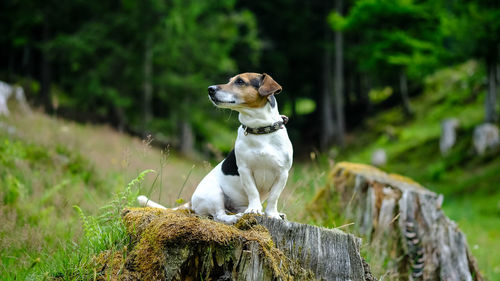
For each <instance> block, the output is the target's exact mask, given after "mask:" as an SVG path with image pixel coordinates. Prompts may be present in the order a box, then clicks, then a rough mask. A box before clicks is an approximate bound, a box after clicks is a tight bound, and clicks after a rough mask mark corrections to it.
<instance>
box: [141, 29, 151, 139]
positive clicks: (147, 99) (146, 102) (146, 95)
mask: <svg viewBox="0 0 500 281" xmlns="http://www.w3.org/2000/svg"><path fill="white" fill-rule="evenodd" d="M152 99H153V39H152V37H151V36H150V35H148V36H147V38H146V41H145V44H144V82H143V114H144V117H143V118H144V119H143V128H142V130H143V132H144V133H146V131H147V130H148V128H149V125H150V123H151V119H152V117H153V110H152Z"/></svg>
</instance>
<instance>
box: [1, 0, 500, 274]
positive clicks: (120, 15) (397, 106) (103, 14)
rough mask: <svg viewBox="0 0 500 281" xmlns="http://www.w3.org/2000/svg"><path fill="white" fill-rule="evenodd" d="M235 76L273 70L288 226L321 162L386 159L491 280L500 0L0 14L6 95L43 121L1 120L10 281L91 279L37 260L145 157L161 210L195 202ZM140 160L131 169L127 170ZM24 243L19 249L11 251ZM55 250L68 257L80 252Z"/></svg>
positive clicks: (335, 0)
mask: <svg viewBox="0 0 500 281" xmlns="http://www.w3.org/2000/svg"><path fill="white" fill-rule="evenodd" d="M240 72H261V73H262V72H266V73H268V74H270V75H271V76H272V77H273V78H274V79H275V80H276V81H277V82H278V83H280V84H281V85H282V86H283V92H282V93H281V94H280V95H279V96H278V97H277V99H278V104H279V107H280V112H281V113H282V114H286V115H288V116H289V117H290V123H289V124H288V125H287V128H288V131H289V135H290V138H291V139H292V142H293V144H294V149H295V153H296V158H297V161H296V165H295V167H294V173H292V176H291V178H290V180H289V184H288V186H289V187H288V190H290V191H289V192H290V193H292V192H295V195H294V194H291V195H287V196H285V198H287V200H285V203H286V202H288V203H287V204H288V205H287V207H288V209H289V210H291V211H287V213H289V217H291V219H295V220H299V221H304V222H308V218H307V217H306V216H305V215H304V214H302V213H301V210H302V209H303V208H301V207H300V206H301V205H303V204H305V203H306V202H307V200H310V199H311V198H312V196H313V195H314V193H315V191H316V189H317V187H318V186H321V185H324V184H325V181H326V180H327V179H326V176H325V174H326V173H327V170H328V169H329V165H330V163H332V162H336V161H341V160H349V161H357V162H365V163H370V162H371V161H372V155H373V153H374V152H375V151H377V150H380V149H383V150H384V153H385V154H386V157H387V161H384V163H380V166H382V168H384V169H385V170H388V171H390V172H398V173H402V174H404V175H406V176H410V177H412V178H414V179H415V180H417V181H419V182H421V183H422V184H423V185H425V186H426V187H428V188H430V189H432V190H434V191H436V192H439V193H443V194H444V195H445V196H446V197H445V204H444V206H443V208H444V209H445V211H446V213H447V214H448V215H449V216H450V217H451V218H452V219H454V220H457V221H458V222H459V225H460V227H461V228H463V229H464V231H465V233H466V234H467V235H468V239H469V243H470V244H471V245H472V246H471V247H472V248H473V251H474V252H473V253H474V254H475V255H476V256H477V258H478V261H479V265H480V268H481V269H482V270H483V271H484V272H485V274H486V276H487V277H488V278H489V279H490V280H500V277H499V276H500V246H499V244H500V243H498V242H499V239H500V227H499V225H500V189H499V187H500V186H499V185H500V157H499V156H500V149H498V148H496V149H491V150H489V151H488V152H487V153H486V154H484V155H477V153H475V152H474V149H473V148H472V146H473V145H472V138H473V137H472V136H473V130H474V128H475V127H476V126H478V125H480V124H482V123H486V122H487V123H493V124H496V125H497V126H498V104H499V103H498V101H497V94H498V89H497V84H499V83H500V2H498V1H496V0H471V1H457V0H422V1H416V0H393V1H388V0H351V1H349V0H331V1H324V0H314V1H294V0H276V1H248V0H239V1H236V0H219V1H216V0H213V1H212V0H205V1H201V0H200V1H195V0H145V1H132V0H121V1H94V0H86V1H83V0H75V1H53V0H46V1H35V0H4V1H2V2H1V3H0V80H1V81H4V82H7V83H10V84H17V85H20V86H22V87H23V88H24V91H25V94H26V97H27V100H28V102H29V103H30V105H31V106H32V107H33V108H35V109H36V110H35V113H34V115H31V117H26V116H25V115H24V114H20V113H17V114H16V113H14V114H13V115H12V116H11V117H10V119H9V118H7V117H1V118H0V121H1V122H0V129H1V130H0V185H2V189H0V195H2V196H3V203H2V204H3V205H1V206H0V207H1V210H3V212H4V215H3V218H0V221H2V220H5V222H4V223H5V224H4V223H2V225H3V229H1V228H0V246H1V247H2V249H9V250H6V251H5V252H4V255H3V256H2V265H3V267H2V268H0V269H2V270H5V272H9V270H10V271H12V270H13V269H15V270H21V269H20V268H23V270H25V271H22V270H21V271H19V272H24V273H15V272H14V273H12V272H10V273H9V274H10V275H9V274H7V273H6V275H5V276H10V277H12V279H15V278H17V279H20V278H22V277H23V276H31V275H30V274H31V273H30V270H31V269H32V268H34V270H39V271H40V272H42V273H40V274H47V272H52V273H53V272H56V273H55V274H56V275H57V274H60V275H61V276H64V277H66V278H69V277H68V276H70V277H71V276H73V277H74V276H77V275H78V274H83V273H82V272H78V274H77V275H71V274H76V273H75V272H70V270H69V269H68V268H71V266H68V263H71V262H73V261H71V259H70V261H67V260H66V261H65V260H64V258H61V259H60V260H59V263H58V262H55V261H54V260H53V259H52V260H51V259H50V258H48V257H47V256H51V257H54V256H57V255H54V253H53V250H52V251H48V252H47V253H48V254H47V256H46V260H50V261H51V265H46V266H45V267H44V266H42V265H41V264H43V262H44V258H43V257H42V261H40V256H43V255H42V254H40V252H43V251H41V250H40V249H41V248H46V247H49V248H50V247H52V248H55V247H56V246H55V245H56V244H57V245H59V244H60V243H61V240H64V239H66V240H72V239H73V238H72V237H74V234H75V233H79V231H80V232H81V230H78V229H74V228H72V227H69V225H73V224H75V220H73V219H70V218H69V216H70V215H69V214H68V212H67V210H68V209H70V208H71V206H72V205H74V204H78V205H80V206H81V207H82V209H84V210H86V211H88V212H90V213H95V211H93V210H94V209H96V206H98V207H99V206H101V205H103V204H104V202H106V200H108V199H109V198H110V197H112V194H113V193H115V192H116V190H119V188H118V186H120V187H123V186H124V185H125V182H127V181H128V180H130V178H133V177H135V176H136V175H137V174H138V172H140V171H141V170H142V169H143V168H148V167H149V166H147V164H146V163H148V162H149V163H151V162H155V165H156V164H158V162H160V165H161V169H163V167H164V166H163V165H164V162H162V161H165V160H158V159H160V158H161V159H164V156H165V155H164V154H165V153H167V152H166V150H165V151H163V150H162V152H161V156H160V153H159V152H158V153H157V155H155V156H151V155H149V154H147V153H145V152H144V153H143V152H141V149H142V148H141V147H143V146H144V147H149V145H150V144H152V145H156V146H158V147H160V148H162V149H163V148H165V147H166V146H168V147H170V148H172V154H171V155H170V156H169V157H170V159H171V160H169V161H170V162H169V165H171V167H172V168H171V169H170V171H168V172H166V176H167V177H170V178H168V179H165V180H168V182H169V183H170V184H171V186H174V187H175V188H176V189H175V191H172V192H166V193H164V194H162V193H161V190H160V191H156V193H155V196H158V198H160V201H162V202H165V201H168V202H169V203H171V204H175V202H174V201H173V200H174V199H177V198H180V197H183V198H189V193H190V192H191V191H192V189H193V188H194V187H195V186H196V184H197V182H198V181H199V179H200V178H201V177H202V176H203V174H205V173H206V171H207V169H208V168H206V167H205V168H200V167H202V166H203V164H200V163H199V162H201V161H200V159H204V160H206V159H210V161H212V162H213V161H215V160H216V159H220V158H221V157H222V155H224V154H225V153H227V152H228V151H229V150H230V149H231V148H232V146H233V145H234V140H235V137H236V134H235V130H236V128H237V126H238V125H239V123H238V120H237V118H236V116H237V114H236V113H230V112H229V111H225V110H216V109H215V108H214V107H213V105H212V104H211V103H210V102H209V100H208V98H207V87H208V86H209V85H212V84H221V83H225V82H226V81H227V80H228V78H229V77H231V76H233V75H235V74H237V73H240ZM41 112H44V114H42V113H41ZM46 115H48V116H50V117H49V118H47V117H46ZM55 117H57V118H61V119H65V120H72V121H71V122H69V121H64V120H61V119H57V118H55ZM447 118H455V119H456V120H457V122H458V125H457V141H456V144H455V146H454V147H453V148H452V149H451V150H450V151H449V152H448V153H446V154H444V155H441V152H440V150H439V139H440V135H441V122H442V121H443V120H445V119H447ZM73 121H74V122H76V123H74V122H73ZM81 123H83V124H86V125H84V126H82V125H78V124H81ZM90 124H101V125H102V124H104V125H106V126H111V127H112V128H113V129H114V130H113V132H111V131H110V130H106V129H103V128H105V127H100V126H95V127H94V125H90ZM9 126H10V127H9ZM9 128H15V129H16V131H17V132H19V133H18V135H16V134H13V133H12V130H10V129H9ZM115 130H116V131H119V132H122V133H126V134H128V135H132V136H136V137H137V136H138V137H140V138H144V139H147V141H145V142H143V143H142V146H141V144H140V143H136V141H135V140H132V139H128V137H127V139H125V137H119V136H117V135H116V133H115V132H114V131H115ZM56 132H59V133H56ZM61 132H62V133H61ZM68 132H70V133H68ZM64 134H66V135H64ZM68 134H70V135H71V136H72V137H69V135H68ZM62 135H64V136H62ZM148 136H151V137H148ZM93 137H95V138H94V139H92V138H93ZM129 146H130V147H132V148H131V149H130V150H127V151H126V152H123V150H120V149H122V148H123V147H129ZM177 152H179V154H177ZM113 153H114V154H113ZM134 153H135V155H136V156H137V155H139V154H140V155H142V156H140V157H139V156H137V157H138V158H140V159H139V160H137V161H138V162H141V163H140V164H137V165H135V164H132V165H131V164H130V163H129V162H127V161H129V160H130V158H133V157H131V156H130V155H129V154H134ZM123 154H127V156H123ZM121 156H123V157H122V158H123V159H125V158H126V161H125V162H126V163H124V162H123V161H124V160H123V159H122V158H120V157H121ZM184 156H189V158H185V157H184ZM61 159H62V160H61ZM120 161H121V162H120ZM193 162H195V163H197V164H196V165H198V168H193V167H194V166H193V167H191V166H192V163H193ZM113 165H116V166H117V167H119V168H117V169H114V170H113V169H112V168H111V167H112V166H113ZM134 165H135V166H134ZM123 167H126V168H123ZM190 167H191V168H190ZM161 169H160V172H161ZM123 173H125V174H126V176H120V175H122V174H123ZM132 174H133V175H134V176H131V175H132ZM181 175H182V177H181ZM163 176H165V175H162V176H160V182H161V180H163ZM35 179H36V180H35ZM160 182H156V180H155V181H154V183H153V185H154V184H160V186H161V185H162V184H161V183H160ZM180 186H182V187H181V188H180V191H179V190H178V189H179V187H180ZM185 186H186V188H185V189H184V187H185ZM89 187H91V188H89ZM110 187H112V188H110ZM37 188H38V189H37ZM161 188H163V186H161ZM161 188H159V189H161ZM84 189H88V190H87V191H83V190H84ZM65 190H66V191H65ZM66 193H67V194H68V195H67V196H62V195H57V194H66ZM102 194H106V196H107V197H105V198H100V199H99V196H102ZM65 197H67V198H65ZM76 197H78V198H76ZM173 197H175V198H173ZM0 198H1V196H0ZM68 198H69V199H68ZM71 198H75V199H71ZM71 200H76V201H71ZM35 201H36V203H34V202H35ZM86 202H87V203H86ZM292 202H294V203H292ZM285 203H283V205H282V207H284V204H285ZM26 204H28V205H26ZM50 205H52V207H50ZM26 206H29V207H26ZM54 206H55V207H54ZM12 210H16V211H12ZM26 210H28V211H26ZM293 212H296V213H295V214H292V215H290V213H293ZM54 217H57V218H59V219H60V220H59V222H57V223H56V224H55V223H53V222H52V220H53V218H54ZM12 220H13V221H14V222H15V223H14V224H12V223H10V224H9V223H7V222H8V221H12ZM332 225H333V226H334V225H336V223H335V222H333V223H332ZM38 228H40V229H46V231H45V230H44V231H41V232H40V231H39V230H37V229H38ZM20 229H23V230H22V231H21V232H23V231H24V232H23V233H25V235H26V237H25V236H22V237H24V238H22V239H24V240H23V241H25V243H24V242H23V243H21V242H19V243H17V244H16V243H14V244H12V245H14V246H12V245H11V242H12V241H11V240H12V239H17V238H18V237H16V235H14V234H13V233H15V232H16V231H18V230H20ZM50 231H52V232H50ZM37 233H38V234H37ZM41 233H43V237H39V236H40V235H42V234H41ZM61 233H64V237H65V238H64V239H62V238H61ZM37 235H38V236H37ZM20 237H21V236H20ZM28 237H30V238H28ZM33 237H35V238H36V239H35V238H33ZM30 239H31V240H34V241H35V242H26V241H28V240H30ZM8 241H10V242H8ZM9 243H10V244H9ZM30 243H32V244H33V245H31V244H30ZM7 245H10V246H7ZM101 246H102V245H101ZM107 246H109V245H107V244H106V245H104V246H102V247H104V248H105V247H107ZM68 247H69V248H68ZM65 249H66V252H62V253H60V255H61V256H63V257H64V256H65V255H69V253H70V252H72V251H73V250H74V248H71V247H70V246H67V247H66V248H65ZM71 249H73V250H71ZM99 249H101V248H99ZM26 253H28V254H26ZM80 254H81V253H80ZM81 255H85V254H81ZM21 256H22V257H21ZM13 257H15V258H13ZM74 263H77V264H80V265H81V264H82V257H81V256H79V257H75V261H74ZM39 264H40V265H39ZM14 265H15V266H14ZM11 266H12V267H11ZM82 267H84V266H82ZM38 268H40V269H38ZM68 270H69V271H68ZM0 273H1V272H0ZM0 275H3V274H0ZM35 279H36V278H35ZM69 279H71V278H69Z"/></svg>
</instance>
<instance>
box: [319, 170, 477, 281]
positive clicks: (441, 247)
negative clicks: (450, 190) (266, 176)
mask: <svg viewBox="0 0 500 281" xmlns="http://www.w3.org/2000/svg"><path fill="white" fill-rule="evenodd" d="M331 175H333V177H332V183H330V184H329V185H328V186H326V187H325V188H323V189H322V190H320V191H319V192H318V194H317V195H316V198H315V199H314V200H313V202H312V203H311V205H310V207H309V209H310V211H311V214H312V216H313V217H315V218H316V220H319V221H323V220H326V221H331V220H332V219H333V218H332V215H333V216H335V215H336V216H337V218H338V216H339V215H340V214H338V213H341V215H343V216H344V217H345V218H346V219H347V220H348V221H352V222H354V225H355V228H354V231H356V232H357V233H358V234H359V235H361V236H362V237H364V238H366V240H365V241H366V242H367V243H368V246H367V247H368V248H367V249H368V252H369V253H370V256H372V257H374V258H372V259H371V262H372V263H371V266H372V268H373V269H377V271H378V273H381V274H382V273H384V275H385V276H387V277H388V278H389V279H391V280H392V279H394V280H483V278H482V276H481V273H480V272H479V269H478V268H477V265H476V262H475V259H474V257H473V256H472V255H471V252H470V250H469V248H468V246H467V241H466V237H465V235H464V234H463V233H462V232H461V231H460V230H459V229H458V227H457V225H456V223H455V222H453V221H451V220H450V219H449V218H448V217H446V215H445V214H444V213H443V211H442V210H441V204H442V202H443V196H442V195H439V194H436V193H434V192H431V191H429V190H427V189H425V188H424V187H422V186H421V185H420V184H418V183H416V182H414V181H413V180H411V179H409V178H406V177H403V176H400V175H393V174H391V175H389V174H386V173H384V172H382V171H381V170H378V169H377V168H374V167H371V166H368V165H363V164H355V163H347V162H342V163H339V164H337V165H336V166H335V167H334V168H333V171H332V172H331ZM334 208H337V209H334ZM332 210H333V211H332Z"/></svg>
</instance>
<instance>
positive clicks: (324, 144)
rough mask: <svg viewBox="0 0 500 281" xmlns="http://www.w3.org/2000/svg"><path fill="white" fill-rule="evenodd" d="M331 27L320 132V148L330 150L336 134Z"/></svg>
mask: <svg viewBox="0 0 500 281" xmlns="http://www.w3.org/2000/svg"><path fill="white" fill-rule="evenodd" d="M330 33H331V31H330V27H329V26H325V34H324V37H325V47H324V50H323V91H322V96H321V99H322V101H321V115H322V118H321V120H322V123H321V125H322V127H321V132H320V148H321V150H323V151H324V150H326V149H328V146H330V145H331V144H332V141H333V137H334V134H335V124H334V120H333V106H332V100H331V89H332V57H331V51H330V48H329V46H328V42H330V41H331V38H330V37H331V36H330Z"/></svg>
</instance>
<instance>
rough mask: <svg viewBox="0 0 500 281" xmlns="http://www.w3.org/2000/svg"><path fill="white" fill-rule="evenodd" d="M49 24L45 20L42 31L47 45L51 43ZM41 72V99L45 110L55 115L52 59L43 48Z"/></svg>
mask: <svg viewBox="0 0 500 281" xmlns="http://www.w3.org/2000/svg"><path fill="white" fill-rule="evenodd" d="M49 32H50V31H49V24H48V23H47V21H46V20H45V21H44V23H43V29H42V38H43V42H44V43H46V42H48V41H49V36H50V35H49ZM40 72H41V80H42V81H41V82H42V83H41V84H42V85H41V89H40V92H41V99H42V104H43V106H44V108H45V110H46V111H47V112H48V113H53V111H54V107H53V106H52V96H51V92H50V84H51V79H52V77H51V76H52V75H51V68H50V59H49V54H48V50H46V49H45V48H43V47H42V49H41V64H40Z"/></svg>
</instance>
